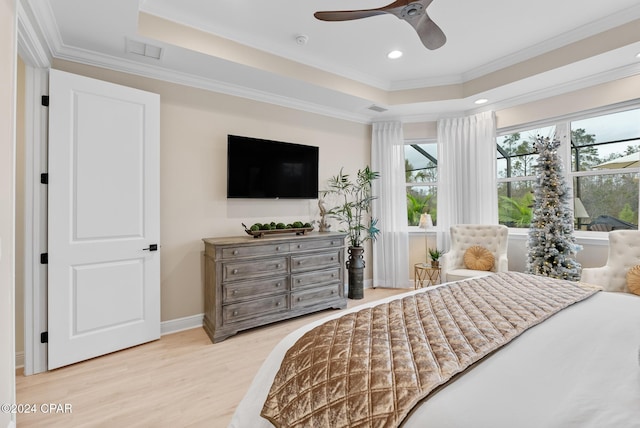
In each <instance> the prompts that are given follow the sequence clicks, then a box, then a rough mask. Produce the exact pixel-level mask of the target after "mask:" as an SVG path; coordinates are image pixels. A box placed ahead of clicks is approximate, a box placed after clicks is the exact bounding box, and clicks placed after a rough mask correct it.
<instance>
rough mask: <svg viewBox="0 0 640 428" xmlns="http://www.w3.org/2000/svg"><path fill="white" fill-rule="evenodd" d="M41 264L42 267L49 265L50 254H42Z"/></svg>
mask: <svg viewBox="0 0 640 428" xmlns="http://www.w3.org/2000/svg"><path fill="white" fill-rule="evenodd" d="M40 264H41V265H46V264H49V253H41V254H40Z"/></svg>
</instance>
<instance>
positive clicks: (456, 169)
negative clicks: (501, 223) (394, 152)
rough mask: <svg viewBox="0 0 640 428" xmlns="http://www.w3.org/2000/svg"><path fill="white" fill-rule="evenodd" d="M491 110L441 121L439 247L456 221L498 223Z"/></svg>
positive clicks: (446, 244)
mask: <svg viewBox="0 0 640 428" xmlns="http://www.w3.org/2000/svg"><path fill="white" fill-rule="evenodd" d="M496 178H497V177H496V121H495V114H494V112H492V111H488V112H484V113H479V114H476V115H474V116H468V117H461V118H451V119H441V120H439V121H438V224H437V228H438V248H442V249H443V250H445V251H446V250H448V249H449V247H450V239H449V227H450V226H451V225H454V224H498V189H497V180H496Z"/></svg>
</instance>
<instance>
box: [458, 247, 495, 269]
mask: <svg viewBox="0 0 640 428" xmlns="http://www.w3.org/2000/svg"><path fill="white" fill-rule="evenodd" d="M494 262H495V258H494V257H493V254H492V253H491V251H489V250H487V249H486V248H484V247H481V246H480V245H474V246H473V247H469V248H468V249H467V251H466V252H465V253H464V265H465V266H466V267H467V269H472V270H491V269H492V268H493V263H494Z"/></svg>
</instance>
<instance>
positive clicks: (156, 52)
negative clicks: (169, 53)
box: [127, 39, 162, 59]
mask: <svg viewBox="0 0 640 428" xmlns="http://www.w3.org/2000/svg"><path fill="white" fill-rule="evenodd" d="M127 52H128V53H132V54H134V55H140V56H144V57H147V58H153V59H160V56H162V48H161V47H160V46H154V45H150V44H148V43H143V42H138V41H135V40H131V39H127Z"/></svg>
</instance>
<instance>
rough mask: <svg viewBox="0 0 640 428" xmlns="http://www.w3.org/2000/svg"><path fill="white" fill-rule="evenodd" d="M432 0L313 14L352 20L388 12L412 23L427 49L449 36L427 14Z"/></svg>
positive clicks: (325, 17) (318, 16)
mask: <svg viewBox="0 0 640 428" xmlns="http://www.w3.org/2000/svg"><path fill="white" fill-rule="evenodd" d="M432 1H433V0H418V1H411V0H397V1H394V2H393V3H391V4H388V5H386V6H382V7H380V8H377V9H365V10H341V11H327V12H316V13H314V14H313V16H315V17H316V18H317V19H320V20H322V21H350V20H353V19H361V18H368V17H370V16H377V15H384V14H387V13H388V14H391V15H395V16H396V17H398V18H399V19H402V20H404V21H407V22H408V23H409V24H411V26H412V27H413V28H414V29H415V30H416V32H417V33H418V36H419V37H420V40H421V41H422V44H423V45H424V46H425V47H426V48H427V49H430V50H435V49H438V48H440V47H442V45H444V44H445V42H446V41H447V37H446V36H445V35H444V33H443V32H442V30H441V29H440V27H438V25H437V24H436V23H435V22H433V21H432V20H431V18H429V15H427V7H428V6H429V5H430V4H431V2H432Z"/></svg>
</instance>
